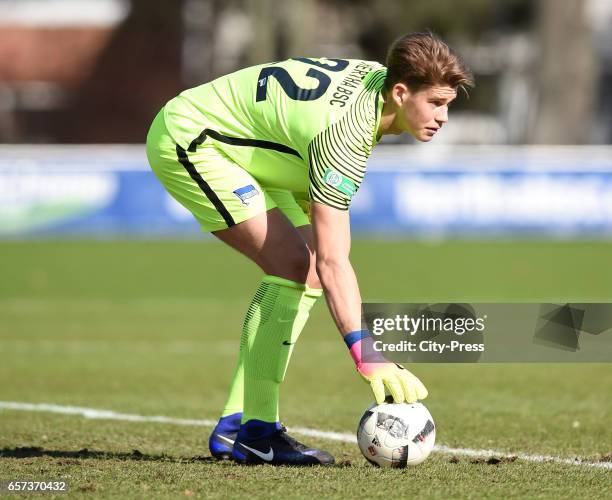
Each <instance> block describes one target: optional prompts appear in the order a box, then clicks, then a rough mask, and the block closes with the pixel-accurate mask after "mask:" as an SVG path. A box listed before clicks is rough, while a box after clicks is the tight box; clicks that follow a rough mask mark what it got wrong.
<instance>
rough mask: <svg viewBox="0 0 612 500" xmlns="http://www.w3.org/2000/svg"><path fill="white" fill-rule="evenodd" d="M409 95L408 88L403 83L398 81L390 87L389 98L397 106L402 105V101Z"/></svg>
mask: <svg viewBox="0 0 612 500" xmlns="http://www.w3.org/2000/svg"><path fill="white" fill-rule="evenodd" d="M409 95H410V90H409V89H408V87H407V86H406V85H405V84H403V83H399V82H398V83H396V84H395V85H393V88H392V89H391V99H393V102H395V104H396V105H397V107H399V108H401V107H402V105H403V104H404V102H405V101H406V100H407V99H408V96H409Z"/></svg>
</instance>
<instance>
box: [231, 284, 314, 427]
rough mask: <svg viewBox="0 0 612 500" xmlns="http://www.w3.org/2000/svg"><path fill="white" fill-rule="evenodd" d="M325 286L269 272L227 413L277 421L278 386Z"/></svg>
mask: <svg viewBox="0 0 612 500" xmlns="http://www.w3.org/2000/svg"><path fill="white" fill-rule="evenodd" d="M322 292H323V291H322V290H321V289H317V288H310V287H308V286H307V285H304V284H303V283H296V282H294V281H290V280H286V279H284V278H279V277H277V276H264V278H263V280H262V282H261V284H260V286H259V289H258V290H257V293H255V296H254V297H253V301H252V302H251V306H250V307H249V310H248V312H247V315H246V318H245V321H244V326H243V330H242V337H241V340H240V354H239V358H238V364H237V366H236V370H235V371H234V377H233V379H232V385H231V388H230V395H229V397H228V400H227V403H226V405H225V409H224V410H223V414H222V416H227V415H231V414H232V413H236V412H239V411H244V414H243V417H242V421H243V422H246V421H247V420H251V419H254V418H255V419H258V420H264V421H267V422H275V421H277V420H278V398H279V386H280V383H281V382H282V381H283V380H284V378H285V373H286V370H287V365H288V364H289V359H290V357H291V354H292V352H293V347H294V344H295V342H296V341H297V339H298V337H299V335H300V333H301V332H302V329H303V328H304V325H305V324H306V321H307V320H308V316H309V313H310V310H311V309H312V306H313V305H314V304H315V302H316V300H317V299H318V298H319V297H320V296H321V294H322Z"/></svg>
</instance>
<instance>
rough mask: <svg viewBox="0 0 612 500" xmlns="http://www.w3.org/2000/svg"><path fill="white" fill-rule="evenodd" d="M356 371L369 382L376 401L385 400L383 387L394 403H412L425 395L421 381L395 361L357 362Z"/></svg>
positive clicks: (425, 391)
mask: <svg viewBox="0 0 612 500" xmlns="http://www.w3.org/2000/svg"><path fill="white" fill-rule="evenodd" d="M357 371H358V372H359V374H360V375H361V376H362V377H363V378H364V379H365V380H366V382H368V383H369V384H370V387H371V388H372V392H373V393H374V397H375V398H376V403H378V404H381V403H382V402H383V401H384V400H385V388H386V389H387V390H388V391H389V393H390V394H391V396H393V401H394V402H395V403H403V402H404V401H406V402H407V403H414V402H416V401H417V400H419V399H425V398H426V397H427V389H426V388H425V386H424V385H423V383H422V382H421V381H420V380H419V379H418V378H417V377H415V376H414V375H413V374H412V373H410V372H409V371H408V370H406V369H405V368H404V367H403V366H402V365H398V364H395V363H389V362H387V363H367V362H362V363H357Z"/></svg>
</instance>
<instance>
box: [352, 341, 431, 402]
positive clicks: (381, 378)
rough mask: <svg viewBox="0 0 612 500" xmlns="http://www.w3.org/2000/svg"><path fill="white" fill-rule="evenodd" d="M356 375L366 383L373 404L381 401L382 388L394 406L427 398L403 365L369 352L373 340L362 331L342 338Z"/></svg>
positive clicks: (383, 398)
mask: <svg viewBox="0 0 612 500" xmlns="http://www.w3.org/2000/svg"><path fill="white" fill-rule="evenodd" d="M344 341H345V343H346V345H347V347H348V348H349V351H350V353H351V357H352V358H353V361H354V362H355V366H356V367H357V371H358V372H359V374H360V375H361V376H362V377H363V378H364V379H365V380H366V381H367V382H368V383H369V384H370V387H371V388H372V392H373V393H374V397H375V398H376V403H378V404H381V403H382V402H383V401H384V400H385V388H386V389H387V390H388V391H389V393H390V394H391V396H393V401H394V402H396V403H403V402H404V401H406V402H408V403H414V402H416V401H417V400H419V399H425V398H426V397H427V389H426V388H425V386H424V385H423V383H422V382H421V381H420V380H419V379H418V378H417V377H415V376H414V375H413V374H412V373H410V372H409V371H408V370H406V369H405V368H404V367H403V366H401V365H398V364H396V363H391V362H389V361H388V360H387V359H385V358H384V357H383V356H382V354H380V353H379V352H377V351H375V350H374V349H373V340H372V337H371V336H370V335H369V333H368V332H367V331H365V330H358V331H355V332H351V333H349V334H347V335H345V337H344Z"/></svg>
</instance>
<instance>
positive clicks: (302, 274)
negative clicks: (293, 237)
mask: <svg viewBox="0 0 612 500" xmlns="http://www.w3.org/2000/svg"><path fill="white" fill-rule="evenodd" d="M285 265H286V266H287V272H289V273H290V274H291V275H292V276H294V277H295V278H294V281H299V282H300V283H306V280H307V278H308V274H309V272H310V252H309V251H308V248H306V246H298V247H296V248H294V249H293V251H292V252H290V253H289V254H288V255H287V256H286V263H285Z"/></svg>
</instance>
